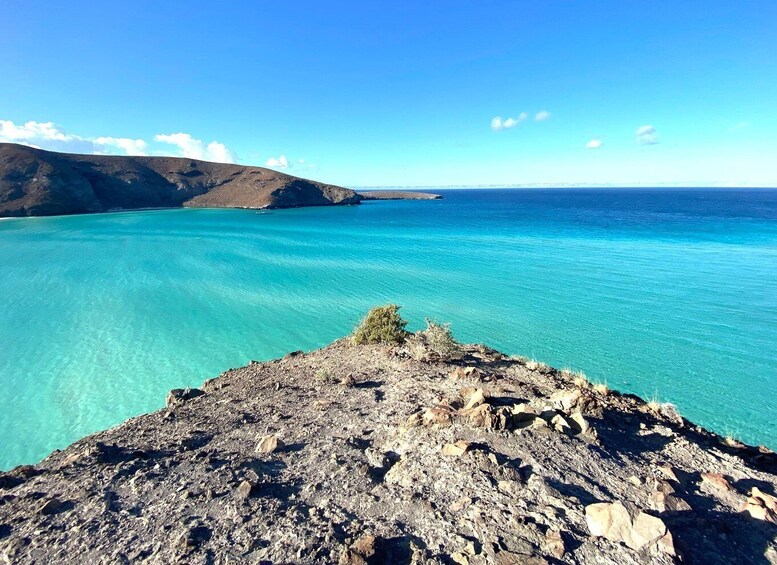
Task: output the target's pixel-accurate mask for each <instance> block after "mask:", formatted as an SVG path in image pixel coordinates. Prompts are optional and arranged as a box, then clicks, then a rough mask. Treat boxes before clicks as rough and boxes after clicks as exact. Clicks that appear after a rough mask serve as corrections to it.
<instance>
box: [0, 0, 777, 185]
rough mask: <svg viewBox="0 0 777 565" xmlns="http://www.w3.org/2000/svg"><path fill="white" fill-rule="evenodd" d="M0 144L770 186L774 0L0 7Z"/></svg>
mask: <svg viewBox="0 0 777 565" xmlns="http://www.w3.org/2000/svg"><path fill="white" fill-rule="evenodd" d="M0 54H2V55H0V141H7V142H16V143H26V144H28V145H34V146H37V147H41V148H43V149H52V150H58V151H69V152H75V153H109V154H117V155H124V154H132V155H140V154H147V155H180V156H185V157H192V158H202V159H208V160H214V161H221V162H236V163H241V164H246V165H259V166H268V167H272V168H275V169H277V170H282V171H284V172H287V173H290V174H294V175H298V176H303V177H308V178H315V179H318V180H322V181H325V182H331V183H335V184H340V185H344V186H353V187H362V186H450V185H454V186H479V185H495V186H508V185H568V184H583V185H610V184H614V185H632V184H635V185H649V186H652V185H677V186H683V185H704V186H718V185H733V186H777V165H776V164H775V161H777V2H775V1H774V0H761V1H749V0H743V1H742V2H732V1H731V0H725V1H719V0H706V1H703V2H700V1H693V0H689V1H683V2H677V1H676V0H672V1H664V0H652V1H650V2H645V1H632V0H619V1H608V0H601V1H596V2H568V1H566V0H559V1H553V0H543V1H539V0H538V1H534V2H528V1H517V0H513V1H492V0H479V1H478V2H471V1H459V0H449V1H435V0H428V1H426V2H418V1H417V0H415V1H412V2H411V1H405V0H392V1H390V2H377V1H376V2H365V1H363V0H362V1H358V2H357V1H353V2H345V1H340V0H330V1H328V2H305V1H295V0H290V1H286V2H283V3H278V2H273V3H270V2H261V1H253V2H238V1H232V2H223V3H216V2H199V1H196V0H192V1H187V2H176V1H173V0H166V1H165V2H159V1H156V2H149V1H145V0H135V1H133V2H111V1H107V2H106V1H104V0H103V1H99V2H98V1H93V2H86V1H80V0H70V1H69V2H67V3H62V2H40V1H36V0H23V1H21V0H3V2H0Z"/></svg>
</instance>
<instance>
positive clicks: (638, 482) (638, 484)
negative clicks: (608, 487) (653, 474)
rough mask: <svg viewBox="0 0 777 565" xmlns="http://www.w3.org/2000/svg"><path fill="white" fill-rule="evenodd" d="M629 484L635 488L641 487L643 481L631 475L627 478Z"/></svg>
mask: <svg viewBox="0 0 777 565" xmlns="http://www.w3.org/2000/svg"><path fill="white" fill-rule="evenodd" d="M629 482H630V483H631V484H632V485H634V486H635V487H641V486H642V485H643V484H645V481H644V479H642V478H641V477H637V476H636V475H631V476H630V477H629Z"/></svg>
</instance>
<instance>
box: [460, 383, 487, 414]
mask: <svg viewBox="0 0 777 565" xmlns="http://www.w3.org/2000/svg"><path fill="white" fill-rule="evenodd" d="M485 402H486V395H485V393H484V392H483V389H482V388H479V389H476V390H475V392H473V393H472V395H470V397H469V400H468V401H467V404H466V405H465V406H464V410H469V409H471V408H476V407H478V406H480V405H481V404H485Z"/></svg>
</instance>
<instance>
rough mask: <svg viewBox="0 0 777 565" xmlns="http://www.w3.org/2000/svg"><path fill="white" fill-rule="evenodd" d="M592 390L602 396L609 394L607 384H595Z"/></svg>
mask: <svg viewBox="0 0 777 565" xmlns="http://www.w3.org/2000/svg"><path fill="white" fill-rule="evenodd" d="M592 388H593V389H594V392H598V393H599V394H601V395H602V396H607V395H608V394H609V393H610V387H608V386H607V383H596V384H595V385H594V386H593V387H592Z"/></svg>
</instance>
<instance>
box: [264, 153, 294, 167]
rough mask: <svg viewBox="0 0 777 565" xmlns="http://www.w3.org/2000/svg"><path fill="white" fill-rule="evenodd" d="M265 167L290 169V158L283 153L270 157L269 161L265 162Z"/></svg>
mask: <svg viewBox="0 0 777 565" xmlns="http://www.w3.org/2000/svg"><path fill="white" fill-rule="evenodd" d="M264 166H265V167H273V168H275V169H288V168H289V160H288V159H287V158H286V155H281V156H280V157H277V158H276V157H270V158H269V159H267V161H266V162H265V163H264Z"/></svg>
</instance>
